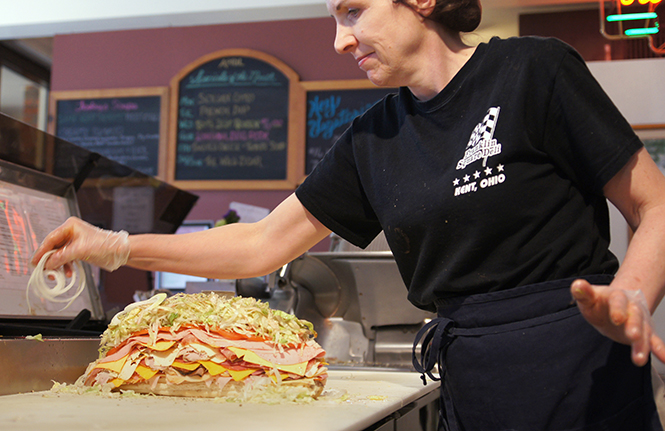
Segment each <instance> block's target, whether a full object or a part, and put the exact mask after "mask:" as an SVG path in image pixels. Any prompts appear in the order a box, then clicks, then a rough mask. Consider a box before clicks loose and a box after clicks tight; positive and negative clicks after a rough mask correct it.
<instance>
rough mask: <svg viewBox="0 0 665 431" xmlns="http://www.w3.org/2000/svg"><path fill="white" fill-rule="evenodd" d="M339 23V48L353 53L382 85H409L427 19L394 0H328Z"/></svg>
mask: <svg viewBox="0 0 665 431" xmlns="http://www.w3.org/2000/svg"><path fill="white" fill-rule="evenodd" d="M326 4H327V6H328V11H329V12H330V14H331V15H332V17H333V18H334V19H335V22H336V23H337V33H336V36H335V50H336V51H337V52H338V53H340V54H346V53H349V54H351V55H353V57H354V58H355V59H356V61H357V62H358V67H360V68H361V69H362V70H364V71H365V72H366V73H367V78H369V80H370V81H372V82H373V83H374V84H376V85H380V86H396V87H397V86H409V85H411V84H413V83H414V82H413V81H414V79H416V75H417V72H418V64H419V63H420V62H419V58H421V56H420V55H421V53H420V51H419V48H420V45H421V44H420V42H421V40H422V37H423V35H424V31H425V26H424V25H423V18H422V17H421V16H420V15H419V14H418V13H417V12H416V11H415V10H414V9H412V8H411V7H409V6H407V5H405V4H402V3H394V2H393V0H326Z"/></svg>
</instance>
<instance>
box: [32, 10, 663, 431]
mask: <svg viewBox="0 0 665 431" xmlns="http://www.w3.org/2000/svg"><path fill="white" fill-rule="evenodd" d="M327 6H328V10H329V11H330V13H331V15H332V16H333V18H334V19H335V21H336V23H337V34H336V38H335V49H336V50H337V51H338V52H339V53H340V54H345V53H349V54H351V55H353V56H354V58H355V59H356V60H357V61H358V66H359V67H360V68H361V69H362V70H364V71H365V72H366V73H367V76H368V78H369V79H370V80H371V81H372V82H373V83H375V84H376V85H381V86H395V87H401V88H400V91H399V94H397V95H394V96H388V97H387V98H385V99H384V100H383V101H381V102H380V103H379V104H377V105H376V106H374V107H373V108H371V109H370V110H369V111H368V112H367V113H366V114H364V115H362V116H361V117H360V118H358V119H356V120H355V121H354V122H353V124H352V126H351V127H350V128H349V130H347V132H346V133H345V134H344V135H343V136H342V137H341V139H340V140H339V141H338V142H337V143H336V144H335V146H334V147H333V149H332V150H331V151H330V152H329V153H328V155H327V156H326V157H325V158H324V160H323V161H321V163H320V164H319V165H318V166H317V168H316V169H315V171H314V172H313V173H312V174H311V175H310V176H309V177H308V179H307V180H306V181H305V182H304V183H303V184H302V185H301V186H300V187H299V188H298V190H296V192H295V193H294V194H293V195H292V196H290V197H289V198H287V199H286V200H285V201H284V202H283V203H282V204H281V205H279V207H278V208H276V209H275V210H274V211H273V212H272V213H271V214H270V215H269V216H268V217H266V218H265V219H263V220H262V221H260V222H258V223H255V224H233V225H229V226H225V227H222V228H218V229H212V230H209V231H206V232H203V233H194V234H188V235H177V236H169V235H136V236H130V237H127V236H126V235H123V234H121V233H114V232H108V231H101V230H98V229H96V228H93V227H91V226H89V225H87V224H85V223H83V222H81V221H80V220H76V219H71V220H69V221H68V222H67V223H65V224H64V225H63V226H62V227H60V228H59V229H57V230H56V231H54V232H52V233H51V234H50V235H49V236H48V237H47V238H46V239H45V241H44V243H43V245H42V246H41V247H40V249H39V250H38V251H37V253H36V254H35V256H34V258H33V262H34V263H36V262H38V261H39V259H40V258H41V257H42V256H43V255H44V253H45V252H47V251H49V250H52V249H58V250H57V251H56V252H55V254H53V255H52V256H51V257H50V258H49V261H48V262H47V265H46V267H47V268H57V267H60V266H62V265H65V264H67V263H68V262H71V261H73V260H77V259H84V260H88V261H90V262H91V263H93V264H96V265H99V266H102V267H105V268H107V269H109V270H113V269H115V268H117V267H118V266H120V265H124V264H127V265H130V266H133V267H136V268H141V269H145V270H159V271H171V272H183V273H189V274H194V275H200V276H205V277H211V278H245V277H252V276H257V275H263V274H267V273H270V272H272V271H274V270H276V269H278V268H279V267H281V266H282V265H283V264H285V263H287V262H289V261H291V260H292V259H294V258H296V257H298V256H299V255H301V254H302V253H304V252H306V251H307V250H309V249H310V248H311V247H312V246H313V245H314V244H316V243H318V242H319V241H320V240H322V239H323V238H325V237H326V236H328V235H329V234H330V232H331V231H335V232H336V233H337V234H339V235H341V236H342V237H344V238H345V239H347V240H349V241H350V242H352V243H354V244H356V245H358V246H360V247H363V246H366V245H368V244H369V243H370V241H371V240H372V238H374V236H376V235H377V234H378V233H379V232H380V231H381V230H383V231H384V232H385V234H386V238H387V240H388V242H389V244H390V246H391V249H392V251H393V254H394V255H395V259H396V261H397V263H398V266H399V268H400V271H401V274H402V276H403V278H404V281H405V283H406V285H407V286H408V288H409V299H410V300H411V301H412V302H413V303H414V304H415V305H416V306H419V307H421V308H425V309H429V310H437V311H438V314H439V316H440V318H439V319H436V320H435V321H433V322H432V324H431V325H430V326H429V327H428V328H426V330H425V331H423V332H427V330H429V329H431V331H430V332H428V333H427V334H425V333H424V334H421V335H424V338H425V340H424V341H425V346H424V347H423V349H422V350H423V352H424V354H423V356H422V357H421V358H420V359H421V360H422V363H421V362H420V361H416V366H417V368H418V369H419V370H420V371H422V372H423V373H427V374H430V371H431V369H432V366H433V365H434V362H435V361H437V360H438V362H439V366H440V371H441V373H442V375H443V383H442V402H443V403H442V412H441V413H442V422H441V426H442V427H444V428H446V427H447V428H449V429H452V430H456V429H457V430H504V429H505V430H507V429H514V430H542V429H557V430H573V429H575V430H583V429H584V430H587V429H588V430H591V429H608V430H627V429H640V430H662V428H661V426H660V424H659V423H658V419H657V414H656V411H655V406H654V400H653V396H652V394H651V383H650V370H649V367H645V366H644V365H645V364H647V363H648V361H649V353H650V352H652V353H653V354H654V355H655V356H656V357H658V358H659V359H660V360H665V345H664V344H663V342H662V341H661V340H660V339H659V338H658V337H657V336H656V335H655V334H653V331H652V326H651V321H650V313H651V312H653V311H654V310H655V308H656V307H657V305H658V303H659V302H660V300H661V299H662V296H663V293H664V292H665V290H664V286H663V285H664V283H665V266H664V265H663V264H662V263H661V262H665V249H664V248H663V246H661V244H665V241H664V239H665V223H664V221H665V178H663V176H662V175H661V174H660V172H659V170H658V168H657V167H656V166H655V164H654V163H653V162H652V161H651V159H650V157H649V156H648V154H647V153H646V151H645V150H644V148H643V147H642V146H641V144H640V142H639V140H638V139H637V138H636V137H635V135H634V134H633V133H632V130H631V128H630V126H629V125H628V124H627V123H626V121H625V120H624V119H623V118H622V117H621V115H620V114H619V113H618V112H617V110H616V109H615V108H614V106H613V105H612V103H611V102H610V101H609V99H608V98H607V96H605V94H604V93H603V92H602V90H601V89H600V88H599V86H598V84H597V83H596V82H595V81H594V80H593V79H592V78H591V75H590V74H589V72H588V70H587V69H586V67H585V65H584V63H583V61H582V60H581V59H580V58H579V56H578V55H577V54H576V53H575V52H574V51H573V50H572V49H570V48H569V47H567V46H566V45H564V44H562V43H560V42H557V41H554V40H544V39H535V38H522V39H517V38H516V39H509V40H499V39H493V40H492V41H490V42H489V43H487V44H481V45H479V46H478V47H471V46H467V45H466V44H464V42H463V40H462V37H461V32H467V31H473V30H474V29H475V28H476V27H477V25H478V24H479V22H480V5H479V4H478V3H477V2H476V1H474V0H460V1H457V0H452V1H445V0H443V1H436V0H401V1H399V0H398V1H393V0H327ZM605 198H608V199H609V200H610V201H612V202H613V203H614V204H615V205H616V206H617V207H618V209H619V210H620V211H621V212H622V214H623V215H624V216H625V218H626V220H627V221H628V223H629V224H630V226H631V227H632V228H633V229H635V235H634V237H633V239H632V241H631V244H630V247H629V249H628V252H627V254H626V258H625V261H624V263H623V265H622V266H621V268H618V263H617V260H616V258H614V256H612V254H611V253H610V252H609V251H608V245H609V220H608V215H607V206H606V201H605ZM202 250H205V253H202V252H201V251H202ZM256 256H261V259H257V258H256ZM615 273H616V274H615ZM571 292H572V295H573V297H574V298H575V300H576V303H577V304H576V305H575V303H574V302H572V301H571ZM582 316H583V317H582ZM584 318H586V321H585V320H584ZM587 322H589V323H591V325H593V326H591V325H589V323H587ZM594 328H595V329H594ZM600 334H603V335H600ZM631 361H632V362H631ZM430 375H431V374H430Z"/></svg>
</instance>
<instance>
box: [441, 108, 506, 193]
mask: <svg viewBox="0 0 665 431" xmlns="http://www.w3.org/2000/svg"><path fill="white" fill-rule="evenodd" d="M500 110H501V108H500V107H498V106H497V107H493V108H490V109H489V110H488V111H487V115H485V118H484V119H483V121H482V122H481V123H479V124H478V125H476V127H475V128H474V129H473V133H471V137H470V138H469V143H468V144H467V146H466V150H465V151H464V158H463V159H462V160H460V161H459V162H457V170H462V169H464V168H466V167H467V166H468V165H470V164H471V163H473V162H475V161H478V160H480V159H482V160H483V167H482V169H476V170H475V171H474V172H473V173H472V174H468V173H467V174H465V175H464V176H463V177H461V178H455V180H454V181H453V187H454V188H455V196H460V195H464V194H467V193H471V192H477V191H478V190H480V189H486V188H488V187H492V186H496V185H498V184H502V183H503V182H504V181H506V175H505V173H504V170H505V166H504V165H502V164H498V165H497V166H494V167H491V166H488V165H487V159H488V158H490V157H492V156H496V155H498V154H501V144H500V143H498V142H497V140H496V139H494V130H495V129H496V123H497V121H498V119H499V111H500Z"/></svg>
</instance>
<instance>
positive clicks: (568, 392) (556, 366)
mask: <svg viewBox="0 0 665 431" xmlns="http://www.w3.org/2000/svg"><path fill="white" fill-rule="evenodd" d="M578 278H579V277H578ZM584 278H586V279H587V280H588V281H589V282H590V283H591V284H601V285H606V284H609V283H610V281H611V280H612V277H611V276H606V275H601V276H589V277H584ZM573 280H574V279H572V278H571V279H566V280H557V281H553V282H545V283H538V284H533V285H528V286H521V287H517V288H514V289H510V290H504V291H500V292H491V293H486V294H480V295H471V296H466V297H462V298H455V299H451V300H443V301H440V302H438V303H437V304H436V305H437V309H438V316H439V317H438V318H437V319H434V320H432V321H431V322H429V323H428V324H427V325H426V326H425V327H423V328H422V330H421V331H420V332H419V333H418V335H417V337H416V340H415V342H414V360H413V362H414V366H415V368H416V370H417V371H418V372H420V373H422V378H423V381H425V379H426V377H425V375H428V376H429V377H430V378H432V379H433V380H438V377H437V376H435V375H434V374H433V373H432V370H433V367H434V365H435V364H437V363H438V367H439V375H440V377H441V408H440V419H441V420H440V424H439V429H442V430H446V431H509V430H510V431H542V430H557V431H573V430H575V431H582V430H583V431H591V430H593V431H596V430H598V431H600V430H606V431H632V430H635V431H638V430H639V431H643V430H650V431H663V428H662V426H661V424H660V421H659V418H658V412H657V410H656V405H655V402H654V399H653V392H652V386H651V364H647V365H646V366H644V367H637V366H635V365H634V364H633V363H632V361H631V358H630V346H626V345H623V344H619V343H615V342H613V341H611V340H610V339H608V338H606V337H604V336H602V335H601V334H600V333H599V332H598V331H597V330H596V329H595V328H593V327H592V326H591V325H590V324H589V323H587V322H586V320H585V319H584V317H582V315H581V314H580V312H579V310H578V308H577V306H576V305H575V303H574V302H573V300H572V296H571V294H570V285H571V283H572V281H573ZM421 341H422V347H421V350H420V353H419V354H418V352H417V346H418V345H419V344H420V342H421ZM418 356H419V357H420V360H419V359H418Z"/></svg>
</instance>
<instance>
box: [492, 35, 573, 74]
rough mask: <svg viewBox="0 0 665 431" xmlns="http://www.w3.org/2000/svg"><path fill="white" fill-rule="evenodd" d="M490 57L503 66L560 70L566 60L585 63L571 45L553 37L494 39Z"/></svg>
mask: <svg viewBox="0 0 665 431" xmlns="http://www.w3.org/2000/svg"><path fill="white" fill-rule="evenodd" d="M487 51H488V55H489V56H490V57H491V61H495V62H502V63H503V64H512V65H513V66H514V65H517V64H519V65H521V67H527V68H529V67H534V68H536V69H538V70H542V68H543V67H545V68H551V69H552V70H556V69H558V66H559V65H560V64H561V62H562V60H564V59H565V58H570V57H572V58H575V59H576V60H577V61H582V62H583V61H584V60H583V59H582V57H581V56H580V55H579V53H578V52H577V51H576V50H575V49H574V48H573V47H572V46H570V45H569V44H567V43H566V42H563V41H562V40H560V39H556V38H553V37H540V36H519V37H510V38H506V39H501V38H497V37H495V38H492V39H491V40H490V41H489V42H488V50H487Z"/></svg>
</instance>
